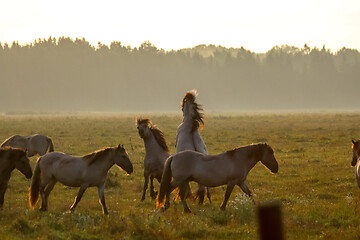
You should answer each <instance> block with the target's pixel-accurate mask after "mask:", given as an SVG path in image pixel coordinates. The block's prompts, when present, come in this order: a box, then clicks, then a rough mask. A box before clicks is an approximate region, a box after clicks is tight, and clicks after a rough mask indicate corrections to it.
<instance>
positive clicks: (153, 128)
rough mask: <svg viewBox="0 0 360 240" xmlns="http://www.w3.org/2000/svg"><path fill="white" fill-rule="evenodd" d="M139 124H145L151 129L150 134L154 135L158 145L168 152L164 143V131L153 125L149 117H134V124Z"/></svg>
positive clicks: (167, 147)
mask: <svg viewBox="0 0 360 240" xmlns="http://www.w3.org/2000/svg"><path fill="white" fill-rule="evenodd" d="M140 124H146V125H147V126H148V127H149V129H150V130H151V132H152V134H153V135H154V137H155V140H156V142H157V143H158V144H159V145H160V147H161V148H162V149H164V150H165V151H166V152H168V153H169V152H170V149H169V146H168V145H167V143H166V140H165V135H164V133H163V132H162V131H161V130H160V129H159V128H158V127H157V126H156V125H153V124H152V122H151V120H150V118H141V117H138V118H136V125H137V126H139V125H140Z"/></svg>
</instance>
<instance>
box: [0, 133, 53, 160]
mask: <svg viewBox="0 0 360 240" xmlns="http://www.w3.org/2000/svg"><path fill="white" fill-rule="evenodd" d="M5 146H10V147H17V148H22V149H26V150H27V156H28V157H32V156H34V155H36V154H39V155H40V156H42V155H44V154H45V153H46V151H47V149H49V152H53V151H54V145H53V142H52V140H51V139H50V138H48V137H47V136H44V135H40V134H35V135H31V136H19V135H14V136H11V137H9V138H8V139H6V140H5V141H4V142H3V143H2V144H1V147H5Z"/></svg>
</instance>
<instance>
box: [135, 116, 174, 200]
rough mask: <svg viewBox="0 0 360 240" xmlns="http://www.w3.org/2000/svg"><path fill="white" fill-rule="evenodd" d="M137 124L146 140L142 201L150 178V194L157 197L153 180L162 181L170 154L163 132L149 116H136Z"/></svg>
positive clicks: (141, 135) (153, 197)
mask: <svg viewBox="0 0 360 240" xmlns="http://www.w3.org/2000/svg"><path fill="white" fill-rule="evenodd" d="M136 126H137V129H138V132H139V135H140V137H141V138H142V139H143V140H144V145H145V159H144V178H145V182H144V190H143V195H142V197H141V201H144V200H145V193H146V190H147V188H148V184H149V178H150V196H151V198H152V199H155V198H156V193H155V191H154V183H153V180H154V178H156V179H157V180H158V182H159V183H160V181H161V175H162V172H163V169H164V163H165V160H166V159H167V158H168V157H169V156H170V153H169V147H168V145H167V144H166V140H165V137H164V134H163V132H162V131H161V130H160V129H159V128H158V127H157V126H154V125H153V124H152V122H151V120H150V119H149V118H139V117H138V118H136Z"/></svg>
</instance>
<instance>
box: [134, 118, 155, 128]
mask: <svg viewBox="0 0 360 240" xmlns="http://www.w3.org/2000/svg"><path fill="white" fill-rule="evenodd" d="M143 123H145V124H147V125H149V126H151V125H152V122H151V120H150V118H142V117H137V118H136V126H139V125H140V124H143Z"/></svg>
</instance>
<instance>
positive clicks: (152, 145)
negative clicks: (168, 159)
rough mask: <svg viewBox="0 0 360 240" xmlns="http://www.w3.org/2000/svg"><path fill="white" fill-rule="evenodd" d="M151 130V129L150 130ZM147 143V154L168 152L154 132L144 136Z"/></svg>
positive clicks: (145, 143)
mask: <svg viewBox="0 0 360 240" xmlns="http://www.w3.org/2000/svg"><path fill="white" fill-rule="evenodd" d="M150 132H151V131H150ZM144 145H145V155H146V156H151V155H154V154H164V153H167V152H166V151H165V150H164V149H163V148H162V147H161V146H160V144H159V143H158V142H157V141H156V139H155V137H154V135H153V134H152V133H150V134H149V136H147V137H146V138H144Z"/></svg>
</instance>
